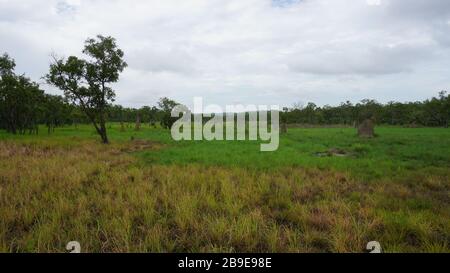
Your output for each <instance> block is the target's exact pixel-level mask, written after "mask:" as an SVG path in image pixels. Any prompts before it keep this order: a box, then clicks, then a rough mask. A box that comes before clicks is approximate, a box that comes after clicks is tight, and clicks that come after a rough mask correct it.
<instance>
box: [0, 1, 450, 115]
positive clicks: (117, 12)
mask: <svg viewBox="0 0 450 273" xmlns="http://www.w3.org/2000/svg"><path fill="white" fill-rule="evenodd" d="M449 21H450V2H449V1H448V0H380V1H379V5H370V3H369V2H367V1H366V0H244V1H243V0H228V1H222V0H183V1H179V0H165V1H158V0H152V1H149V0H134V1H125V0H123V1H122V0H114V1H111V0H65V1H64V0H50V1H33V0H28V1H25V0H0V37H1V38H0V39H1V41H0V51H6V52H8V53H10V55H12V56H13V57H14V58H15V59H16V61H17V64H18V67H17V70H18V72H21V73H26V74H28V75H30V76H31V77H33V79H35V80H39V78H40V77H41V76H42V75H44V74H45V73H46V72H47V69H48V63H49V62H50V58H49V55H50V53H52V52H56V53H58V54H59V55H65V56H68V55H72V54H75V55H81V49H82V46H83V41H84V40H85V39H86V38H87V37H92V36H95V35H96V34H104V35H112V36H114V37H116V38H117V40H118V43H119V46H120V47H121V48H122V49H123V50H124V51H125V53H126V60H127V62H128V63H129V67H128V68H127V70H126V71H125V72H124V74H123V75H122V78H121V81H120V82H119V83H118V84H116V85H115V87H116V90H117V102H119V103H123V104H126V105H131V106H140V105H143V104H153V103H155V101H156V100H157V99H158V97H160V96H171V97H173V98H174V99H177V100H180V101H182V102H184V103H186V104H189V103H190V102H191V101H192V97H193V96H195V95H202V96H205V97H206V102H211V103H219V104H225V103H235V102H240V103H265V104H273V103H279V104H281V105H290V104H292V103H293V102H295V101H300V100H301V101H307V100H315V101H316V102H317V103H318V104H325V103H332V104H335V103H338V102H340V101H344V100H347V99H350V100H358V99H362V98H364V97H370V98H376V99H380V100H382V101H387V100H396V99H398V100H407V99H411V100H414V99H423V98H426V97H429V96H431V95H434V94H435V93H436V92H437V91H439V90H441V89H446V88H449V84H450V82H449V81H448V80H447V78H448V75H449V72H450V68H449V65H448V64H449V61H450V54H449V53H450V52H449V47H450V38H449V37H450V36H449V35H448V34H449V33H450V25H449V24H448V22H449ZM49 90H51V91H52V92H53V91H54V90H53V89H50V88H49Z"/></svg>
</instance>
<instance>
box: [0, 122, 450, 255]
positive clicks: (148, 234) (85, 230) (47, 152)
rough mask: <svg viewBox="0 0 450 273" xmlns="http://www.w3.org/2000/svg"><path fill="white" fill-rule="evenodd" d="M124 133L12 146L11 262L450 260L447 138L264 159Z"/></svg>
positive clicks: (304, 141) (312, 134)
mask: <svg viewBox="0 0 450 273" xmlns="http://www.w3.org/2000/svg"><path fill="white" fill-rule="evenodd" d="M119 127H120V126H119V125H118V124H111V125H109V136H110V139H111V141H112V144H110V145H102V144H100V143H99V139H98V136H97V135H96V134H95V131H94V130H93V128H92V127H91V126H88V125H82V126H79V127H78V128H75V127H73V126H72V127H65V128H58V129H57V130H56V132H55V133H54V134H51V135H48V134H47V132H46V130H45V129H44V128H42V129H41V134H40V135H38V136H33V135H24V136H12V135H9V134H6V133H5V132H0V216H1V217H0V251H3V252H64V251H65V245H66V243H67V242H69V241H73V240H76V241H79V242H80V243H81V247H82V251H86V252H122V251H126V252H129V251H150V252H173V251H176V252H182V251H183V252H184V251H186V252H198V251H201V252H217V251H226V252H255V251H257V252H363V251H365V246H366V244H367V242H369V241H373V240H375V241H379V242H380V243H381V245H382V247H383V250H384V251H387V252H450V130H449V129H441V128H400V127H378V128H376V134H377V137H376V138H374V139H359V138H358V137H357V136H356V130H355V129H354V128H310V129H300V128H296V129H289V131H288V133H287V134H284V135H282V136H281V139H280V147H279V149H278V151H276V152H260V151H259V143H258V142H252V141H213V142H208V141H197V142H195V141H182V142H174V141H172V140H171V138H170V132H169V131H166V130H162V129H157V128H149V127H148V126H143V128H142V129H141V130H140V131H138V132H136V131H134V130H133V129H132V128H133V127H132V126H130V128H129V129H127V130H126V131H125V132H121V131H120V130H119ZM332 151H339V153H334V152H332Z"/></svg>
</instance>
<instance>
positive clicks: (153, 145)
mask: <svg viewBox="0 0 450 273" xmlns="http://www.w3.org/2000/svg"><path fill="white" fill-rule="evenodd" d="M163 146H164V145H163V144H161V143H159V142H156V141H151V140H144V139H133V140H131V141H129V142H128V143H127V144H126V145H125V146H124V147H123V148H122V149H121V150H120V151H121V152H128V153H132V152H138V151H144V150H157V149H160V148H162V147H163Z"/></svg>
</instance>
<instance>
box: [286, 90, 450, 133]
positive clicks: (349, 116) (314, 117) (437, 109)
mask: <svg viewBox="0 0 450 273" xmlns="http://www.w3.org/2000/svg"><path fill="white" fill-rule="evenodd" d="M281 116H282V120H283V122H286V123H288V124H293V123H299V124H319V125H333V124H343V125H354V124H357V123H359V122H361V121H363V120H365V119H368V118H371V119H373V120H374V121H375V122H376V123H378V124H386V125H411V126H429V127H448V125H449V120H450V95H449V94H448V93H447V92H446V91H441V92H440V93H439V95H438V96H437V97H433V98H431V99H428V100H425V101H421V102H420V101H417V102H407V103H401V102H389V103H386V104H382V103H379V102H377V101H375V100H368V99H365V100H362V101H361V102H359V103H356V104H353V103H351V102H349V101H347V102H345V103H341V104H340V105H339V106H329V105H325V106H323V107H318V106H317V105H315V104H314V103H308V104H307V105H306V106H301V105H296V106H294V107H293V108H285V109H284V112H283V114H282V115H281Z"/></svg>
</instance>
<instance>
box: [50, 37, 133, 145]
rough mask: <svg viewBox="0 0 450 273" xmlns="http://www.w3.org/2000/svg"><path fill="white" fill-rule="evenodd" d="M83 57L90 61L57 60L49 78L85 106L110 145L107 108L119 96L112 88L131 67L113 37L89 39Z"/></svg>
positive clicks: (101, 134)
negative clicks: (120, 75)
mask: <svg viewBox="0 0 450 273" xmlns="http://www.w3.org/2000/svg"><path fill="white" fill-rule="evenodd" d="M83 53H84V54H86V55H87V56H88V57H89V59H88V60H84V59H79V58H77V57H75V56H70V57H69V58H68V59H67V60H65V59H64V58H62V59H57V58H54V63H53V64H51V65H50V71H49V73H48V74H47V75H46V76H45V78H46V80H47V82H48V83H49V84H52V85H54V86H56V87H58V88H59V89H61V90H62V91H63V92H64V95H65V96H66V98H67V99H68V100H69V101H71V102H72V103H74V104H76V105H80V106H81V109H82V110H83V112H84V113H85V114H86V116H87V117H88V118H89V120H90V121H91V123H92V124H93V125H94V127H95V129H96V131H97V133H98V134H99V135H100V137H101V139H102V142H103V143H105V144H107V143H108V142H109V140H108V136H107V132H106V125H105V123H106V114H107V107H108V105H109V103H110V102H113V101H114V98H115V96H116V94H115V92H114V90H113V89H112V88H111V87H109V86H108V85H109V84H111V83H114V82H117V81H118V80H119V74H120V73H121V72H122V71H123V70H124V69H125V67H127V63H126V62H125V61H123V56H124V53H123V51H122V50H120V49H119V48H118V47H117V44H116V40H115V39H114V38H112V37H104V36H101V35H98V36H97V39H87V40H86V42H85V46H84V50H83Z"/></svg>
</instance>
